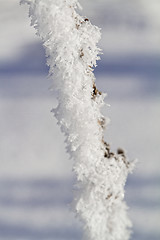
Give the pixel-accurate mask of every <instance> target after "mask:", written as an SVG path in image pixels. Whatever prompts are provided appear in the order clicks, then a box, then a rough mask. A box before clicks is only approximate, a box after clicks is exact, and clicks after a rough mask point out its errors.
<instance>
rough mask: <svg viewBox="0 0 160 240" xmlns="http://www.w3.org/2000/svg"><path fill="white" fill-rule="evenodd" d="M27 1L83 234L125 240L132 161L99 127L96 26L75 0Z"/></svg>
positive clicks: (104, 122)
mask: <svg viewBox="0 0 160 240" xmlns="http://www.w3.org/2000/svg"><path fill="white" fill-rule="evenodd" d="M21 3H27V4H29V16H30V17H31V25H33V26H34V27H35V29H36V34H37V35H38V36H40V38H41V39H42V41H43V45H44V47H45V50H46V56H47V64H48V66H49V67H50V70H49V75H50V77H51V78H52V79H53V80H54V81H53V86H52V88H53V89H54V90H56V92H57V96H58V97H57V98H58V106H57V107H56V108H55V109H53V110H52V112H53V113H54V115H55V117H56V118H57V121H58V124H59V125H60V127H61V130H62V132H64V134H65V141H66V146H67V150H68V152H69V154H70V156H71V158H72V159H73V160H74V166H73V170H74V172H75V174H76V177H77V185H76V191H75V198H74V204H73V205H74V210H75V212H76V214H77V216H78V217H79V218H80V219H81V220H82V221H83V222H84V229H85V238H86V239H90V240H128V239H129V236H130V227H131V222H130V220H129V219H128V216H127V211H126V210H127V206H126V203H125V201H124V200H123V198H124V185H125V182H126V178H127V175H128V173H129V172H131V171H132V169H133V167H134V163H129V162H128V161H127V160H126V157H125V153H124V151H123V150H122V149H118V150H117V153H112V152H111V150H110V145H109V144H108V143H106V142H105V140H104V137H103V132H104V129H105V126H106V125H107V124H108V119H107V118H105V117H104V116H103V115H102V113H101V108H102V107H103V106H104V98H105V94H104V93H101V92H100V91H98V89H97V88H96V84H95V76H94V73H93V67H96V61H97V60H99V56H98V54H100V53H101V50H100V49H99V48H98V47H97V43H98V41H99V40H100V38H101V34H100V29H99V28H98V27H96V26H93V25H92V24H91V23H90V21H89V19H87V18H85V17H82V16H80V15H79V14H78V13H77V12H76V8H77V7H79V8H80V4H79V3H78V1H77V0H22V1H21Z"/></svg>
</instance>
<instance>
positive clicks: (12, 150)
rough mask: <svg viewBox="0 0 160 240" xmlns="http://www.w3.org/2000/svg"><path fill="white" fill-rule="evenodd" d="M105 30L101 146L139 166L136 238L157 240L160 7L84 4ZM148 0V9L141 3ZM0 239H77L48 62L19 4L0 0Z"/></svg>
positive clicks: (132, 180)
mask: <svg viewBox="0 0 160 240" xmlns="http://www.w3.org/2000/svg"><path fill="white" fill-rule="evenodd" d="M80 2H81V4H82V5H83V6H85V8H84V10H83V12H84V15H86V16H87V17H89V18H90V19H91V20H92V22H93V23H94V24H96V25H98V26H100V27H102V33H103V35H102V40H101V43H100V45H101V47H102V48H103V49H104V55H102V56H101V58H102V60H101V61H99V62H98V67H97V68H96V70H95V72H96V77H97V86H98V88H99V90H102V91H104V92H107V93H108V97H107V98H106V102H107V103H109V104H110V105H111V107H106V108H105V109H104V113H105V115H106V116H109V117H110V119H111V123H110V125H109V126H108V128H107V130H106V134H105V137H106V140H107V141H108V142H109V143H110V144H111V146H112V148H113V149H116V148H117V147H123V148H125V149H126V151H127V154H128V156H129V158H130V159H131V160H132V159H134V158H138V159H139V162H138V164H137V166H136V169H135V171H134V173H133V174H132V175H130V176H129V178H128V181H127V184H126V196H125V198H126V201H127V204H128V205H129V207H130V209H129V214H130V217H131V219H132V221H133V235H132V238H131V239H132V240H159V239H160V147H159V143H160V124H159V122H160V47H159V42H160V31H159V30H160V17H159V9H160V2H159V1H158V0H147V1H146V0H139V1H138V0H137V1H132V4H128V1H126V0H119V1H118V0H114V1H113V0H112V1H104V0H101V1H100V0H99V1H98V0H94V1H93V0H92V1H91V0H90V1H89V0H88V1H85V0H82V1H80ZM146 2H147V3H146ZM0 20H1V21H0V29H1V38H0V53H1V54H0V240H66V239H68V240H72V239H77V240H80V239H81V237H82V229H81V224H80V223H79V222H78V220H77V219H75V218H74V215H73V213H72V212H71V211H70V205H69V204H70V203H71V201H72V184H73V182H74V176H73V174H72V162H71V160H70V159H69V157H68V155H67V153H66V152H65V144H64V138H63V135H62V134H61V132H60V129H59V127H58V126H57V125H56V120H55V119H54V116H53V115H52V113H51V112H50V110H51V109H52V108H53V107H54V106H55V105H56V104H57V101H56V96H54V95H53V93H52V92H50V91H49V90H48V88H49V86H50V85H51V82H50V81H49V80H48V79H47V68H46V66H45V56H44V51H43V50H42V47H41V44H40V43H39V41H38V40H37V38H36V37H35V36H34V30H33V29H31V28H30V26H29V20H28V17H27V13H26V8H25V7H24V6H23V7H20V6H18V0H0Z"/></svg>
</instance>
